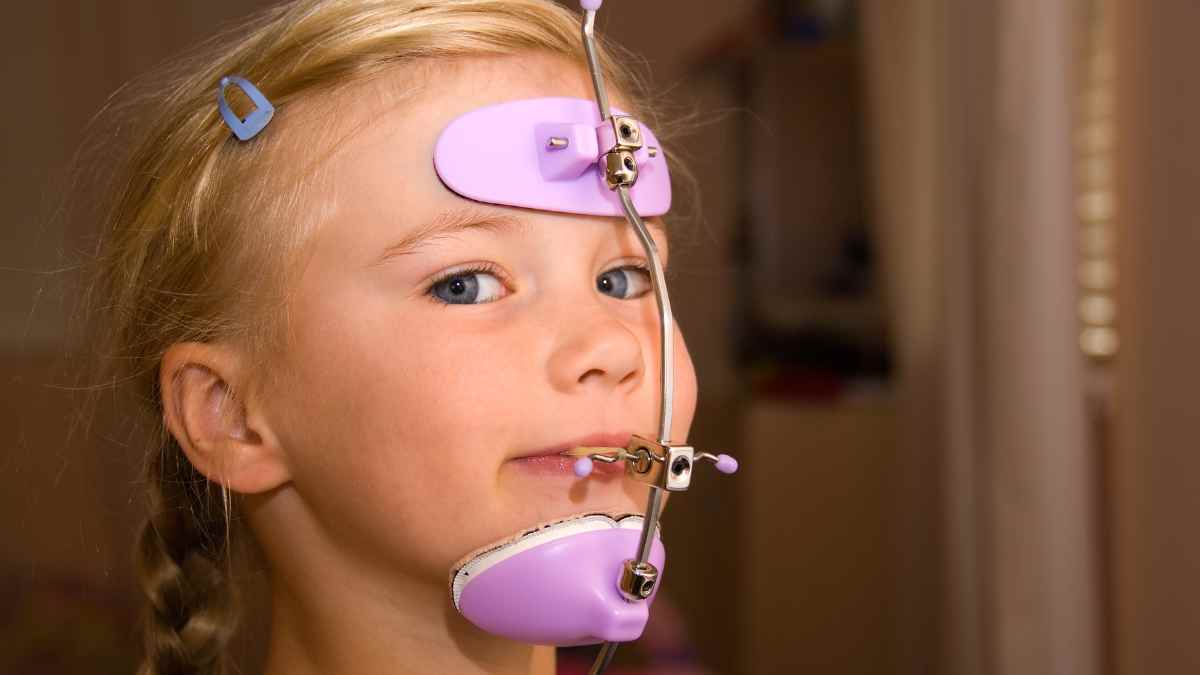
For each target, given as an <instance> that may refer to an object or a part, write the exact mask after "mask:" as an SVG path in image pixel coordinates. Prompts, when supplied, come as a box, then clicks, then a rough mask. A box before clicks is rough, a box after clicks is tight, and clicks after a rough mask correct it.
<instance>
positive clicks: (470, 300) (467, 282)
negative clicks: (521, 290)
mask: <svg viewBox="0 0 1200 675" xmlns="http://www.w3.org/2000/svg"><path fill="white" fill-rule="evenodd" d="M428 293H429V295H431V296H433V298H434V299H435V300H437V301H438V302H442V303H445V304H447V305H482V304H484V303H488V302H495V301H496V300H499V299H500V298H501V297H502V296H503V294H504V284H503V283H502V282H501V281H500V279H498V278H497V277H496V275H495V274H493V273H492V270H491V269H489V268H477V269H468V270H458V271H456V272H451V273H450V274H448V275H446V276H444V277H442V278H441V279H438V280H437V281H435V282H434V283H433V284H432V285H431V286H430V287H429V291H428Z"/></svg>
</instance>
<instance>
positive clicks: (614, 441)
mask: <svg viewBox="0 0 1200 675" xmlns="http://www.w3.org/2000/svg"><path fill="white" fill-rule="evenodd" d="M632 435H633V434H632V433H629V432H600V433H593V434H589V435H587V436H580V437H578V438H575V439H572V440H568V441H565V442H562V443H557V444H555V445H552V446H549V447H545V448H541V449H538V450H531V451H529V452H526V453H523V454H521V455H518V456H516V457H513V458H511V460H510V461H511V462H512V463H513V465H514V466H517V467H520V468H521V469H524V470H527V471H532V472H535V473H543V474H563V475H570V476H572V477H573V476H574V470H575V462H577V461H579V458H578V457H569V456H566V455H563V454H562V453H563V452H565V451H567V450H570V449H572V448H577V447H579V446H592V447H612V448H623V447H625V446H626V445H628V444H629V439H630V437H631V436H632ZM592 470H593V472H594V473H595V474H601V475H606V474H618V473H622V472H624V471H625V464H624V463H623V462H614V463H612V464H607V463H604V462H596V463H595V465H594V466H593V469H592Z"/></svg>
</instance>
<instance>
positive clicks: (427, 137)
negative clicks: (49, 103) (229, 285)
mask: <svg viewBox="0 0 1200 675" xmlns="http://www.w3.org/2000/svg"><path fill="white" fill-rule="evenodd" d="M396 77H400V75H399V74H398V75H397V76H396ZM433 77H434V79H435V80H436V82H435V86H429V87H425V88H423V89H422V90H421V92H420V93H419V94H418V95H417V96H415V97H414V98H411V99H410V100H407V101H405V102H404V103H403V105H400V106H392V107H390V108H386V107H385V108H382V109H381V110H380V111H378V114H376V115H374V116H373V117H372V118H371V121H370V123H369V124H365V125H363V126H362V128H360V129H357V130H356V131H355V132H354V133H353V135H351V136H350V137H349V139H348V140H346V141H345V142H344V143H342V144H341V145H340V146H339V147H338V148H337V151H336V152H335V153H333V154H332V155H331V156H330V157H329V158H328V159H327V160H326V164H325V165H324V166H323V167H322V170H323V171H327V172H328V176H329V177H330V181H329V188H330V194H327V195H322V200H323V204H324V208H326V209H328V215H327V217H326V218H325V219H324V222H322V223H321V225H320V228H319V231H318V232H317V233H316V234H315V236H314V237H313V239H312V241H311V242H310V249H309V253H310V256H309V257H308V259H307V262H306V265H305V267H304V269H303V273H302V274H300V275H299V276H298V281H297V285H296V287H295V288H293V289H291V296H290V299H289V308H288V309H289V316H290V320H289V324H288V326H289V331H288V333H289V336H290V337H289V340H288V343H287V346H286V348H285V349H283V350H282V351H281V352H280V354H279V355H278V363H277V364H273V366H272V368H271V377H270V378H265V379H259V380H254V383H253V386H251V383H250V380H251V379H252V377H253V376H252V374H251V371H250V370H249V369H248V368H247V364H246V359H245V357H244V356H241V355H240V352H239V351H238V350H237V349H236V348H235V347H233V346H232V345H222V344H215V343H206V344H199V343H186V344H179V345H175V346H174V347H173V348H172V349H171V350H170V351H169V352H168V353H167V355H166V357H165V358H164V361H163V367H162V381H163V402H164V409H165V410H166V420H167V423H168V427H169V428H170V430H171V431H172V433H173V434H174V435H175V437H176V438H177V439H179V440H180V444H181V446H182V447H183V448H184V451H185V453H186V454H187V455H188V458H189V459H190V460H191V461H192V462H193V464H195V465H196V466H197V468H199V469H200V470H201V471H203V472H204V473H205V474H206V475H208V476H209V477H210V478H212V479H213V480H215V481H217V482H220V483H222V484H224V485H227V486H229V487H230V488H231V489H233V490H235V491H237V492H239V493H241V494H242V495H243V496H244V497H243V504H244V507H245V508H244V514H245V517H246V519H247V521H248V524H249V526H250V528H251V530H252V531H253V533H254V536H255V539H256V541H257V542H258V544H259V546H260V548H261V550H262V551H263V553H264V555H265V557H266V559H267V561H268V565H269V567H270V570H271V577H272V593H273V603H272V628H271V636H270V644H269V649H268V661H267V665H266V669H265V673H266V674H267V675H283V674H285V673H286V674H287V675H307V674H309V673H323V674H325V675H332V674H346V675H349V674H351V673H355V674H357V673H389V674H394V673H537V674H539V675H540V674H543V673H544V674H547V675H548V674H550V673H553V672H554V655H553V649H552V648H550V647H534V646H531V645H527V644H522V643H516V642H512V641H510V640H506V639H504V638H500V637H497V636H494V635H490V634H487V633H484V632H482V631H480V630H479V629H477V628H475V627H474V626H473V625H471V624H470V623H469V622H467V621H466V620H465V619H463V618H462V617H461V616H460V615H459V614H458V613H457V612H456V611H455V610H454V608H453V605H452V604H451V602H450V596H449V592H448V581H447V579H448V577H447V575H448V572H449V570H450V569H451V567H452V565H453V564H454V563H455V562H456V561H457V560H459V559H460V558H461V557H462V556H464V555H465V554H467V553H468V552H470V551H472V550H474V549H476V548H478V547H480V546H483V545H486V544H489V543H491V542H494V541H497V540H500V539H503V538H505V537H508V536H510V535H512V534H514V533H516V532H518V531H520V530H522V529H524V528H527V527H529V526H530V525H534V524H537V523H540V522H544V521H548V520H553V519H556V518H561V517H564V516H568V515H572V514H577V513H583V512H608V513H612V514H619V513H633V512H641V511H642V510H643V509H644V506H645V501H646V488H645V487H644V486H641V485H637V484H635V483H633V482H631V481H628V480H626V479H624V478H622V477H621V476H619V475H605V476H593V477H591V478H589V479H588V480H586V481H580V480H579V479H576V478H575V477H574V476H572V475H570V474H569V472H564V471H556V470H554V469H553V468H551V469H549V470H547V469H546V467H544V466H543V467H540V468H538V467H532V466H530V465H529V464H528V463H527V462H522V461H520V460H517V459H516V458H517V457H519V456H521V455H522V454H528V453H530V452H533V451H536V450H539V449H542V448H546V447H550V446H553V445H556V444H559V443H563V442H567V441H571V440H574V439H578V438H580V437H582V436H586V435H589V434H594V433H630V432H633V433H639V434H642V435H646V436H654V435H656V431H657V424H658V396H659V390H658V378H657V373H658V368H659V366H658V361H657V359H658V351H659V350H658V321H657V314H656V309H655V302H654V296H653V293H650V292H647V291H648V286H647V285H646V284H647V281H646V277H645V276H644V274H643V273H641V272H638V271H636V270H632V269H629V268H628V267H627V266H629V265H635V264H639V263H640V264H645V263H646V258H645V254H644V251H643V250H642V248H641V245H640V244H639V243H638V241H637V239H636V237H635V236H634V234H633V232H632V229H631V228H630V227H629V225H628V224H627V223H626V222H625V221H624V219H622V218H618V217H596V216H578V215H570V214H559V213H549V212H541V211H533V210H523V209H515V208H506V207H499V206H491V205H486V204H479V203H474V202H470V201H467V200H465V199H463V198H461V197H458V196H457V195H455V194H453V193H451V192H450V191H448V190H447V189H446V188H445V187H444V186H443V185H442V184H441V183H440V181H439V180H438V178H437V175H436V173H435V171H434V169H433V166H432V159H431V158H432V150H433V145H434V142H435V140H436V138H437V136H438V134H439V133H440V131H441V130H442V129H443V128H444V127H445V126H446V124H447V123H448V122H449V121H450V120H452V119H454V118H455V117H457V116H458V115H461V114H462V113H464V112H467V111H469V110H473V109H476V108H479V107H481V106H485V105H489V104H492V103H498V102H502V101H508V100H517V99H526V98H536V97H542V96H575V97H583V98H591V90H590V82H589V80H588V79H587V74H586V71H585V70H583V69H582V68H581V67H580V66H579V65H578V64H575V63H573V62H570V61H565V60H562V59H560V58H557V57H551V56H542V55H534V54H529V55H521V56H519V57H487V58H476V59H461V60H459V61H457V62H456V63H454V64H453V65H452V67H445V68H442V69H440V70H438V71H437V72H436V74H435V75H434V76H433ZM618 103H619V99H618ZM285 128H289V129H290V128H291V127H285ZM448 214H453V215H454V216H455V217H456V218H457V219H458V221H459V222H460V223H463V222H465V223H485V224H486V225H487V226H485V227H468V228H466V229H462V230H459V231H455V232H453V233H451V234H445V235H442V236H438V237H434V238H432V239H428V240H425V241H424V242H423V243H422V244H421V245H420V246H417V247H416V248H415V249H413V250H411V251H407V252H404V253H398V254H395V255H391V256H388V255H387V254H386V252H387V251H388V249H389V247H391V246H393V245H394V244H396V243H397V242H398V241H401V240H403V239H404V238H405V237H406V236H410V235H412V234H413V233H415V232H418V231H419V230H421V229H422V228H423V227H425V226H427V225H429V224H430V223H435V222H446V220H447V218H448ZM649 222H650V224H651V225H652V231H653V234H654V236H655V238H656V240H657V242H658V245H659V250H660V253H661V254H663V255H664V256H665V255H666V253H667V251H666V239H665V236H663V232H662V231H661V229H660V228H661V223H659V222H658V221H657V219H651V220H650V221H649ZM478 264H486V265H488V266H490V267H491V268H492V269H491V270H490V271H489V272H486V273H474V274H472V273H461V274H459V276H453V275H454V274H455V273H456V272H460V271H461V270H462V269H463V268H465V267H472V266H476V265H478ZM439 280H440V283H439ZM447 299H450V300H452V301H453V302H449V303H448V302H447V301H446V300H447ZM488 300H490V302H489V301H488ZM674 340H675V359H676V361H675V400H674V419H673V425H672V433H671V436H672V439H673V440H675V441H676V442H682V441H684V440H685V439H686V438H687V433H688V429H689V428H690V426H691V421H692V416H693V413H694V410H695V403H696V379H695V372H694V370H693V367H692V363H691V358H690V356H689V355H688V351H687V347H686V345H685V344H684V341H683V337H682V334H680V333H679V332H678V331H676V333H675V335H674ZM231 389H235V390H238V391H239V392H240V393H242V395H240V396H236V397H235V398H234V404H233V405H230V404H228V402H225V403H224V404H222V399H223V397H224V396H225V395H226V394H227V393H228V392H229V391H230V390H231Z"/></svg>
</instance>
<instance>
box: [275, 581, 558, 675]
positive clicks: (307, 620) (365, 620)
mask: <svg viewBox="0 0 1200 675" xmlns="http://www.w3.org/2000/svg"><path fill="white" fill-rule="evenodd" d="M330 581H331V580H330ZM306 587H307V588H308V589H309V591H310V592H309V593H308V594H301V593H296V592H295V589H294V588H292V587H290V586H289V584H288V582H287V580H284V579H278V578H277V579H275V580H274V581H273V583H272V603H271V633H270V643H269V646H268V650H267V661H266V667H265V669H264V671H263V673H264V675H309V674H313V675H316V674H317V673H320V674H321V675H358V674H364V673H389V674H395V675H404V674H408V673H414V674H415V673H463V674H470V673H480V674H483V673H489V674H490V673H498V674H503V675H553V674H554V670H555V653H554V648H553V647H546V646H534V645H528V644H523V643H519V642H513V641H511V640H506V639H503V638H499V637H496V636H493V635H489V634H486V633H484V632H482V631H480V630H479V629H478V628H476V627H474V626H472V625H471V624H470V623H468V622H467V621H466V620H465V619H463V618H462V616H461V615H460V614H459V613H458V612H457V611H455V609H454V607H453V605H451V604H450V602H449V599H448V596H447V594H446V591H445V589H443V588H437V589H432V588H426V589H421V588H416V587H414V588H411V589H408V590H407V591H406V592H405V594H404V603H403V605H402V606H401V605H399V604H397V603H395V602H394V601H393V599H389V598H385V597H382V595H376V596H375V597H373V598H370V597H368V598H364V597H359V598H357V599H356V600H355V601H349V600H350V598H349V597H348V596H349V594H353V593H356V592H357V590H358V589H353V588H347V587H345V586H340V585H336V584H332V583H329V581H326V582H325V583H321V584H320V585H319V586H318V585H311V586H310V585H306ZM333 588H337V589H338V592H337V593H334V592H327V591H322V590H317V589H333ZM314 590H315V591H316V592H312V591H314Z"/></svg>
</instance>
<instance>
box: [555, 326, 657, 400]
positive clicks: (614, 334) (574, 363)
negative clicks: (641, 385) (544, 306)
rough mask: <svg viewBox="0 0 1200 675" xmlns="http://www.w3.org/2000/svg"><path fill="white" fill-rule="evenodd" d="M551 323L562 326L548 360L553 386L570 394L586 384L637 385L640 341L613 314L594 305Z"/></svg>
mask: <svg viewBox="0 0 1200 675" xmlns="http://www.w3.org/2000/svg"><path fill="white" fill-rule="evenodd" d="M564 319H565V320H564ZM555 324H557V325H561V326H563V327H564V328H563V329H562V330H561V332H560V333H559V339H558V341H557V343H556V344H555V346H554V350H553V351H552V352H551V354H550V359H549V363H548V367H549V370H550V379H551V382H552V383H553V384H554V387H555V388H556V389H558V390H559V391H562V392H564V393H571V392H573V391H577V390H580V389H583V388H587V387H606V388H618V387H628V388H633V387H635V386H636V385H637V383H638V381H639V380H640V379H641V377H642V374H643V372H644V371H645V368H646V364H645V363H644V362H643V359H642V344H641V341H640V340H639V339H638V336H637V334H636V333H635V332H634V331H633V330H631V329H630V327H628V326H626V325H625V324H624V323H623V322H621V321H620V320H619V319H618V318H617V317H615V316H612V315H611V314H608V313H606V311H605V310H604V309H603V308H602V307H594V308H589V310H588V311H578V312H572V314H571V316H569V317H558V318H557V319H556V321H555Z"/></svg>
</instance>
